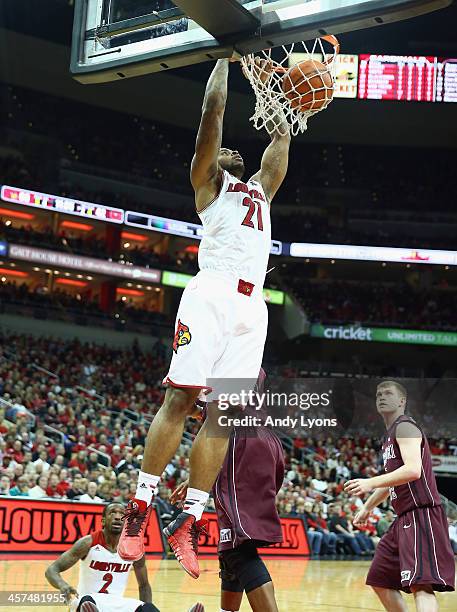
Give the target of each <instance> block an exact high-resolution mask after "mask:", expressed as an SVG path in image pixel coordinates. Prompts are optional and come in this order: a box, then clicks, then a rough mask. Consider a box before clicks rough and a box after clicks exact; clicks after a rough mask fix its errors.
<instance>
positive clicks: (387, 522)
mask: <svg viewBox="0 0 457 612" xmlns="http://www.w3.org/2000/svg"><path fill="white" fill-rule="evenodd" d="M394 518H395V517H394V513H393V512H392V510H387V512H386V513H385V515H384V516H382V517H381V518H380V519H379V521H378V522H377V524H376V533H377V534H378V537H379V538H382V536H383V535H384V534H385V533H386V531H387V530H388V529H389V527H390V526H391V525H392V523H393V522H394Z"/></svg>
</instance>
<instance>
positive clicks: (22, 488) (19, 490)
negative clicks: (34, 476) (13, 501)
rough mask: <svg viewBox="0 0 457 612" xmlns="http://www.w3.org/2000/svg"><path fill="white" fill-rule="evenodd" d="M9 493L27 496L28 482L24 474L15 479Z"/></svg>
mask: <svg viewBox="0 0 457 612" xmlns="http://www.w3.org/2000/svg"><path fill="white" fill-rule="evenodd" d="M9 494H10V495H14V496H20V497H28V496H29V483H28V480H27V477H26V476H21V477H20V478H18V479H17V483H16V486H14V487H13V488H12V489H10V492H9Z"/></svg>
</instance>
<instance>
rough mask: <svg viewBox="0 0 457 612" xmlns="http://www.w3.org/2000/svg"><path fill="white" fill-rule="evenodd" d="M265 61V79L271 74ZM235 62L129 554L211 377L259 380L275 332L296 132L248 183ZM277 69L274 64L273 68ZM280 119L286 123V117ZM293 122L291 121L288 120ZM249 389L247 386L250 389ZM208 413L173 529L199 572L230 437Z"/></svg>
mask: <svg viewBox="0 0 457 612" xmlns="http://www.w3.org/2000/svg"><path fill="white" fill-rule="evenodd" d="M268 69H269V68H268V66H267V65H266V64H265V63H263V64H259V71H258V75H259V79H260V80H262V81H263V82H264V81H265V80H266V79H268V78H269V76H270V75H269V73H268ZM228 72H229V61H228V60H218V62H217V63H216V66H215V68H214V70H213V72H212V74H211V76H210V78H209V81H208V84H207V86H206V92H205V98H204V102H203V109H202V117H201V122H200V127H199V130H198V135H197V142H196V148H195V155H194V158H193V160H192V167H191V182H192V185H193V188H194V191H195V203H196V208H197V213H198V214H199V216H200V219H201V221H202V224H203V239H202V241H201V244H200V249H199V266H200V272H199V273H198V274H197V276H195V277H194V278H193V279H192V280H191V281H190V282H189V284H188V285H187V287H186V289H185V290H184V292H183V295H182V298H181V303H180V305H179V309H178V313H177V317H176V332H175V337H174V342H173V358H172V361H171V365H170V369H169V372H168V374H167V376H166V377H165V380H164V382H165V383H166V384H167V385H168V388H167V391H166V394H165V400H164V403H163V405H162V407H161V408H160V410H159V412H158V414H157V415H156V417H155V419H154V421H153V423H152V425H151V428H150V430H149V434H148V437H147V441H146V448H145V453H144V459H143V465H142V471H141V472H140V475H139V479H138V487H137V492H136V495H135V498H134V500H132V502H131V503H130V504H129V507H128V508H127V512H126V516H125V523H124V529H123V532H122V535H121V539H120V543H119V549H118V550H119V554H120V556H121V557H122V558H123V559H129V560H135V559H138V558H141V557H142V555H143V551H144V547H143V534H144V530H145V527H146V525H147V521H148V519H149V514H150V509H151V502H152V498H153V495H154V491H155V489H156V487H157V485H158V482H159V480H160V478H161V475H162V473H163V471H164V469H165V467H166V465H167V464H168V463H169V461H170V460H171V458H172V457H173V456H174V454H175V453H176V449H177V448H178V447H179V444H180V441H181V437H182V433H183V429H184V423H185V419H186V417H187V416H189V415H191V414H192V413H193V411H194V403H195V400H196V399H197V396H198V395H199V393H200V392H201V391H202V390H204V389H208V386H207V379H208V378H219V379H226V378H231V379H244V380H246V379H250V380H252V381H253V383H252V388H253V387H254V385H255V381H256V380H257V376H258V373H259V370H260V366H261V363H262V356H263V349H264V344H265V338H266V333H267V308H266V305H265V302H264V300H263V296H262V288H263V283H264V280H265V274H266V270H267V265H268V257H269V253H270V246H271V225H270V204H271V201H272V199H273V197H274V195H275V194H276V192H277V190H278V189H279V187H280V185H281V183H282V181H283V180H284V177H285V175H286V171H287V165H288V154H289V145H290V136H289V134H287V135H285V136H281V135H280V134H279V132H274V135H273V137H272V140H271V143H270V145H269V146H268V147H267V149H266V150H265V152H264V155H263V157H262V163H261V168H260V170H259V171H258V172H257V173H256V174H255V175H254V176H253V177H252V178H250V179H249V180H248V181H247V182H244V181H243V180H242V177H243V174H244V162H243V159H242V157H241V155H240V154H239V153H238V151H232V150H230V149H227V148H221V141H222V127H223V117H224V111H225V105H226V100H227V79H228ZM270 73H271V69H270ZM272 120H273V121H283V120H284V119H282V118H280V117H278V118H277V117H276V116H275V117H274V118H272ZM284 121H285V120H284ZM249 390H251V389H246V391H249ZM208 420H209V419H207V420H206V421H205V423H204V425H203V427H202V428H201V429H200V431H199V433H198V436H197V438H196V440H195V442H194V444H193V448H192V452H191V456H190V480H189V488H188V492H187V497H186V501H185V505H184V511H183V512H182V513H181V514H180V515H178V517H177V518H176V519H175V520H174V521H173V522H172V523H171V524H170V525H169V526H168V527H167V531H166V535H167V537H168V541H169V543H170V546H171V548H172V549H173V551H174V552H175V555H176V556H177V558H178V560H179V561H180V563H181V565H182V566H183V567H184V569H185V570H186V571H187V572H188V574H190V575H191V576H192V577H194V578H198V576H199V567H198V559H197V539H198V534H199V529H200V527H201V524H200V523H199V521H200V519H201V516H202V513H203V510H204V508H205V505H206V503H207V500H208V496H209V491H210V490H211V487H212V486H213V484H214V481H215V480H216V477H217V474H218V472H219V470H220V467H221V465H222V464H223V462H224V458H225V455H226V452H227V446H228V437H227V436H226V437H225V438H222V437H214V435H213V436H212V435H211V434H209V431H210V426H209V425H208Z"/></svg>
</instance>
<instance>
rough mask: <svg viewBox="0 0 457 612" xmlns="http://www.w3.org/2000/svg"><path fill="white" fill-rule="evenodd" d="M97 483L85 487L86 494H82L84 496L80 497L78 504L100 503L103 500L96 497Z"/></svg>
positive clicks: (90, 483)
mask: <svg viewBox="0 0 457 612" xmlns="http://www.w3.org/2000/svg"><path fill="white" fill-rule="evenodd" d="M97 489H98V486H97V483H96V482H89V484H88V485H87V493H84V495H81V497H80V498H79V501H80V502H84V503H87V502H89V503H91V502H93V503H102V502H103V499H102V498H101V497H98V495H97Z"/></svg>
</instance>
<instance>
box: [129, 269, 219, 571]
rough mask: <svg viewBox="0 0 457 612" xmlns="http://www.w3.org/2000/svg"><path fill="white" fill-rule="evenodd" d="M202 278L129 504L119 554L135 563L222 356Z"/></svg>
mask: <svg viewBox="0 0 457 612" xmlns="http://www.w3.org/2000/svg"><path fill="white" fill-rule="evenodd" d="M198 282H199V281H198V278H197V277H196V278H194V279H192V281H191V282H190V283H189V284H188V286H187V287H186V289H185V291H184V293H183V296H182V298H181V303H180V305H179V309H178V314H177V318H176V333H175V336H174V341H173V358H172V361H171V364H170V369H169V372H168V375H167V377H166V378H165V382H167V383H168V384H169V385H170V386H169V388H168V389H167V391H166V394H165V400H164V403H163V405H162V406H161V408H160V410H159V412H158V413H157V415H156V416H155V418H154V420H153V422H152V423H151V426H150V429H149V432H148V436H147V439H146V444H145V451H144V458H143V464H142V469H141V472H140V474H139V478H138V484H137V490H136V494H135V497H134V499H133V500H132V501H131V502H130V503H129V505H128V507H127V510H126V514H125V523H124V528H123V530H122V534H121V537H120V540H119V546H118V552H119V555H120V556H121V557H122V558H123V559H126V560H129V561H135V560H137V559H140V558H141V557H142V556H143V554H144V543H143V540H144V538H143V536H144V532H145V529H146V527H147V524H148V520H149V515H150V512H151V508H152V505H151V502H152V498H153V495H154V492H155V489H156V487H157V485H158V483H159V481H160V478H161V475H162V473H163V471H164V469H165V467H166V466H167V464H168V463H169V462H170V460H171V459H172V457H173V455H174V454H175V452H176V450H177V448H178V447H179V444H180V442H181V438H182V434H183V430H184V424H185V419H186V417H187V416H189V415H190V414H192V413H193V412H194V403H195V400H196V398H197V397H198V394H199V393H200V391H201V389H202V388H206V384H207V383H206V380H207V376H208V375H209V373H210V372H211V370H212V367H213V363H214V361H215V360H216V359H217V357H218V354H219V351H220V346H219V345H218V340H219V344H220V334H221V331H220V321H219V319H218V313H217V309H216V308H214V307H213V305H212V304H210V303H209V302H208V300H207V299H206V298H207V292H206V291H205V290H204V288H201V287H200V289H199V285H198Z"/></svg>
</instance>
